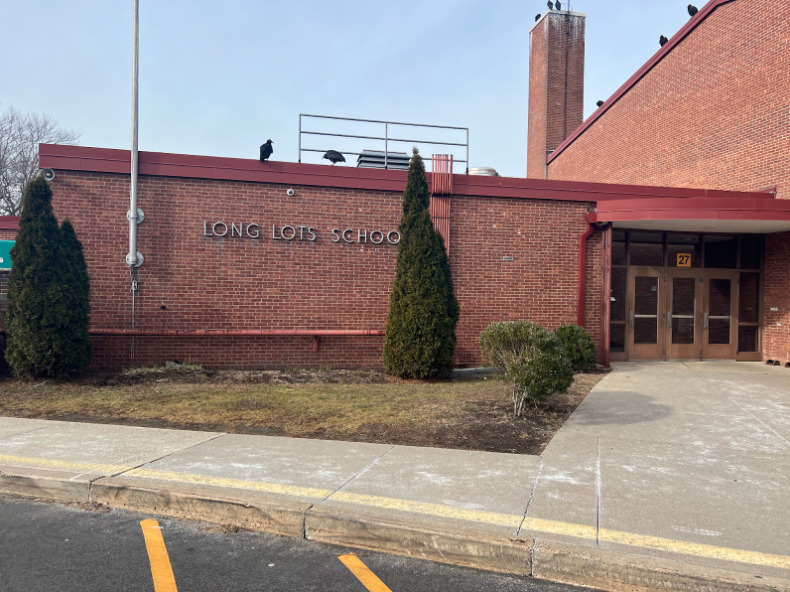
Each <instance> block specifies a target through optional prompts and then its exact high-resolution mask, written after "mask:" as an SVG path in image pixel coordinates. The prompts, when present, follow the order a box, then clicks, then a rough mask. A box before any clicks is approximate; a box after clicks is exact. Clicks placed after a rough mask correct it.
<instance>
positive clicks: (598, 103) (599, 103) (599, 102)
mask: <svg viewBox="0 0 790 592" xmlns="http://www.w3.org/2000/svg"><path fill="white" fill-rule="evenodd" d="M595 104H596V105H598V106H599V107H601V106H602V105H603V101H598V102H597V103H595Z"/></svg>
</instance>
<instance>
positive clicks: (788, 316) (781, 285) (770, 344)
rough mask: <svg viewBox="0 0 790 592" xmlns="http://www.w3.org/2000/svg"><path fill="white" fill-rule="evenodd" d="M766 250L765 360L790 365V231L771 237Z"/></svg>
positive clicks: (767, 240)
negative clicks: (788, 363) (774, 309)
mask: <svg viewBox="0 0 790 592" xmlns="http://www.w3.org/2000/svg"><path fill="white" fill-rule="evenodd" d="M765 251H766V253H765V339H764V346H763V357H764V358H765V359H774V360H777V359H778V360H781V361H782V362H790V232H782V233H779V234H769V235H768V237H767V238H766V244H765ZM772 308H776V309H778V310H776V311H772V310H771V309H772Z"/></svg>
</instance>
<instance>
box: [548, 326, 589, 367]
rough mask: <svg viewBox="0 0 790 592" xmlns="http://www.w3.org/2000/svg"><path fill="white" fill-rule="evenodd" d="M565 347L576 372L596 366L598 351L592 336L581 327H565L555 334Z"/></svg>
mask: <svg viewBox="0 0 790 592" xmlns="http://www.w3.org/2000/svg"><path fill="white" fill-rule="evenodd" d="M554 335H556V336H557V339H559V340H560V341H561V342H562V345H563V346H564V347H565V355H566V356H568V360H569V361H570V363H571V366H573V369H574V370H575V371H576V372H581V371H583V370H587V369H589V368H592V367H594V366H595V358H596V350H595V343H593V340H592V338H591V337H590V334H589V333H587V331H585V330H584V328H583V327H579V325H563V326H562V327H560V328H559V329H557V330H556V331H555V332H554Z"/></svg>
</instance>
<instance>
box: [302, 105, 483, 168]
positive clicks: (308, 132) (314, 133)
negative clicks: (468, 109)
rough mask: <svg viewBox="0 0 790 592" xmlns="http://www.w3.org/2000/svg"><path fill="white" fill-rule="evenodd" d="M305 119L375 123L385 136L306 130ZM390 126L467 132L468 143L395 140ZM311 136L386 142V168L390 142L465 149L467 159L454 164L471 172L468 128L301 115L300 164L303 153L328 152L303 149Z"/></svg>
mask: <svg viewBox="0 0 790 592" xmlns="http://www.w3.org/2000/svg"><path fill="white" fill-rule="evenodd" d="M304 118H314V119H332V120H337V121H356V122H359V123H375V124H380V125H383V126H384V135H383V136H361V135H356V134H339V133H331V132H321V131H312V130H305V129H304V128H303V127H302V119H304ZM390 126H409V127H421V128H429V129H444V130H456V131H463V132H466V142H443V141H438V140H414V139H409V138H395V137H392V136H390ZM304 135H309V136H326V137H336V138H355V139H360V140H376V141H383V142H384V168H385V169H386V168H388V166H387V160H388V155H389V154H391V153H390V151H389V148H390V142H408V143H411V144H427V145H430V146H455V147H459V148H464V149H465V151H466V158H465V159H454V162H460V163H463V164H465V165H466V167H465V168H466V170H465V172H466V173H468V172H469V128H468V127H453V126H449V125H428V124H425V123H404V122H401V121H381V120H378V119H357V118H354V117H333V116H331V115H310V114H309V113H300V114H299V162H302V153H303V152H326V151H327V149H326V148H302V136H304ZM338 152H340V153H341V154H353V155H355V156H361V155H362V154H363V153H362V152H350V151H346V150H338ZM423 160H432V159H431V158H426V157H424V156H423Z"/></svg>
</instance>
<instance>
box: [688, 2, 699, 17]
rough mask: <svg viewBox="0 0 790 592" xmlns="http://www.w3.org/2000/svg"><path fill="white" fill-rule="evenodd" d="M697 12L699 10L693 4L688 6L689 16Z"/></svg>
mask: <svg viewBox="0 0 790 592" xmlns="http://www.w3.org/2000/svg"><path fill="white" fill-rule="evenodd" d="M698 12H699V8H697V7H696V6H694V5H693V4H689V16H694V15H695V14H697V13H698Z"/></svg>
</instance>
